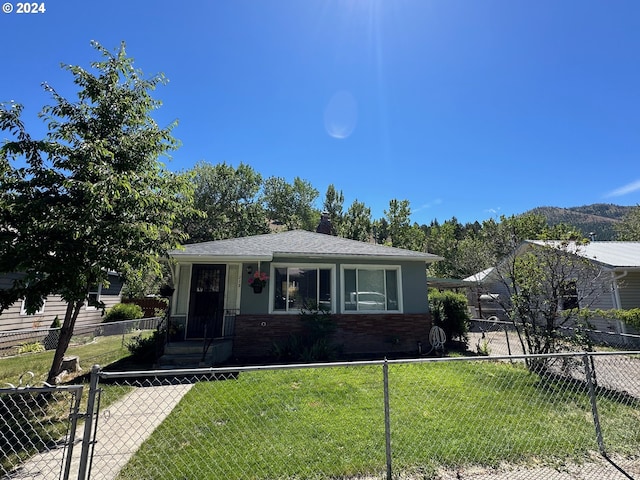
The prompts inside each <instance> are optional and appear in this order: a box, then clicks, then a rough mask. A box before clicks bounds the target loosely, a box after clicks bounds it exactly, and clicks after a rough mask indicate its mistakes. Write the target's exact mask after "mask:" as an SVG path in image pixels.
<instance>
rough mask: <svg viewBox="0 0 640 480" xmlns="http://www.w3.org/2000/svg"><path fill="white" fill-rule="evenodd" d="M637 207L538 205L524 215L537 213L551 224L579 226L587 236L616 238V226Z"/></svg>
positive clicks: (598, 204)
mask: <svg viewBox="0 0 640 480" xmlns="http://www.w3.org/2000/svg"><path fill="white" fill-rule="evenodd" d="M634 208H636V207H633V206H623V205H615V204H612V203H593V204H590V205H583V206H580V207H568V208H564V207H550V206H543V207H536V208H533V209H531V210H528V211H527V212H525V213H524V214H523V215H527V214H537V215H542V216H543V217H545V218H546V219H547V222H548V223H549V225H557V224H559V223H565V224H567V225H571V226H572V227H575V228H577V229H578V230H579V231H580V232H581V233H582V234H583V235H584V236H585V237H593V238H594V239H595V240H601V241H605V240H615V238H616V230H615V226H616V225H617V224H618V223H620V222H621V221H622V219H623V218H624V216H625V215H626V214H628V213H629V212H630V211H631V210H633V209H634Z"/></svg>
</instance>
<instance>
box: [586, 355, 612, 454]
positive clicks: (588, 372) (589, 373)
mask: <svg viewBox="0 0 640 480" xmlns="http://www.w3.org/2000/svg"><path fill="white" fill-rule="evenodd" d="M582 361H583V362H584V373H585V376H586V377H587V387H588V388H589V400H590V401H591V414H592V415H593V424H594V427H595V429H596V440H597V441H598V450H600V453H601V454H602V455H604V456H605V457H606V455H607V452H606V451H605V449H604V441H603V439H602V428H601V427H600V417H599V416H598V405H597V402H596V389H595V387H594V385H593V377H592V373H593V372H592V371H591V362H590V361H589V354H588V353H585V354H584V355H583V356H582Z"/></svg>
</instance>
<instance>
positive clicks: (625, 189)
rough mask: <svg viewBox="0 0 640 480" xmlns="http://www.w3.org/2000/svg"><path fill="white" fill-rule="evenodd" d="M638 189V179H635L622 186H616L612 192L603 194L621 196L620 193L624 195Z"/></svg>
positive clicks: (639, 181)
mask: <svg viewBox="0 0 640 480" xmlns="http://www.w3.org/2000/svg"><path fill="white" fill-rule="evenodd" d="M638 190H640V180H636V181H635V182H632V183H629V184H627V185H625V186H623V187H620V188H617V189H616V190H613V191H612V192H609V193H607V194H606V195H605V197H621V196H622V195H626V194H628V193H633V192H636V191H638Z"/></svg>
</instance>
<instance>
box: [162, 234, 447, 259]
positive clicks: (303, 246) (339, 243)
mask: <svg viewBox="0 0 640 480" xmlns="http://www.w3.org/2000/svg"><path fill="white" fill-rule="evenodd" d="M171 255H172V256H173V257H175V258H185V257H211V258H214V259H233V258H237V259H255V260H263V261H270V260H272V259H273V258H278V257H285V258H286V257H308V258H329V257H331V258H350V257H351V258H358V257H360V258H373V257H375V258H379V259H381V260H382V259H388V260H406V261H422V262H427V263H430V262H434V261H436V260H441V257H438V256H437V255H432V254H430V253H422V252H414V251H412V250H404V249H401V248H393V247H386V246H383V245H377V244H373V243H364V242H358V241H355V240H349V239H346V238H341V237H334V236H331V235H324V234H321V233H314V232H307V231H305V230H291V231H288V232H280V233H268V234H265V235H255V236H251V237H241V238H230V239H227V240H215V241H212V242H203V243H194V244H191V245H185V246H184V249H183V250H174V251H172V252H171Z"/></svg>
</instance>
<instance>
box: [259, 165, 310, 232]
mask: <svg viewBox="0 0 640 480" xmlns="http://www.w3.org/2000/svg"><path fill="white" fill-rule="evenodd" d="M318 195H319V192H318V190H316V189H315V188H314V187H313V185H311V183H309V182H308V181H307V180H302V179H301V178H300V177H296V178H294V179H293V183H288V182H287V181H286V180H285V179H284V178H282V177H269V178H267V179H266V180H265V182H264V185H263V197H262V199H263V202H264V204H265V208H266V211H267V216H268V217H269V219H270V220H273V221H276V222H279V223H282V224H283V225H285V226H286V228H287V229H289V230H295V229H298V228H300V229H303V230H309V231H315V229H316V227H317V226H318V222H319V220H320V212H319V211H318V210H317V209H316V208H314V207H313V204H314V203H315V201H316V199H317V198H318Z"/></svg>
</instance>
